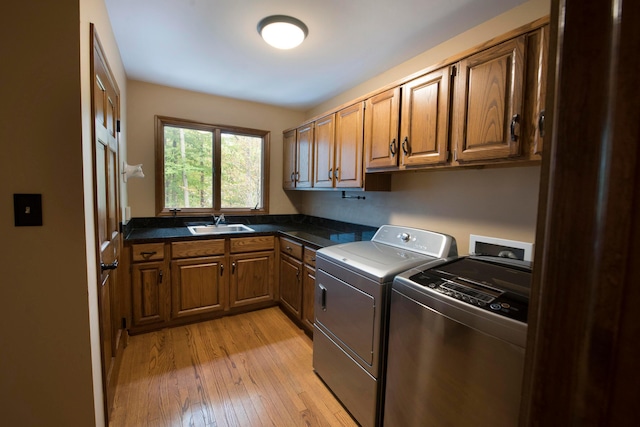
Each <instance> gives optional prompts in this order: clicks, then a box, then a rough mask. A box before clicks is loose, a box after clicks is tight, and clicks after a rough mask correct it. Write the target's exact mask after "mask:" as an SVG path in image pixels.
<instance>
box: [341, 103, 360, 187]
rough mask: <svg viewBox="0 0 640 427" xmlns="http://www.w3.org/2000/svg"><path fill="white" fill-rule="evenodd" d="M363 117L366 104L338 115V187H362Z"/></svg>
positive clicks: (358, 105)
mask: <svg viewBox="0 0 640 427" xmlns="http://www.w3.org/2000/svg"><path fill="white" fill-rule="evenodd" d="M363 116H364V102H359V103H357V104H355V105H352V106H351V107H347V108H344V109H342V110H340V111H338V112H337V113H336V160H335V170H334V176H335V186H336V187H349V188H354V187H355V188H361V187H362V163H363V162H362V149H363V145H364V129H363V126H364V123H363Z"/></svg>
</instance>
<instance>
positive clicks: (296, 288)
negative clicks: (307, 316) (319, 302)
mask: <svg viewBox="0 0 640 427" xmlns="http://www.w3.org/2000/svg"><path fill="white" fill-rule="evenodd" d="M280 301H281V302H282V306H283V308H285V309H286V310H288V311H289V312H290V313H291V314H293V315H294V316H295V317H297V318H298V319H300V318H301V314H302V262H301V261H299V260H297V259H294V258H291V257H290V256H287V255H280Z"/></svg>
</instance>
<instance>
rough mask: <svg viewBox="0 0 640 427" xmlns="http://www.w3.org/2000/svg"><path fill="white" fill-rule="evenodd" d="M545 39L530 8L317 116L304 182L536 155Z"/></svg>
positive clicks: (380, 186)
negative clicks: (493, 33)
mask: <svg viewBox="0 0 640 427" xmlns="http://www.w3.org/2000/svg"><path fill="white" fill-rule="evenodd" d="M548 39H549V25H548V18H546V17H545V18H540V19H538V20H536V21H534V22H531V23H529V24H527V25H524V26H522V27H520V28H518V29H515V30H513V31H511V32H509V33H506V34H503V35H501V36H498V37H496V38H494V39H492V40H489V41H487V42H485V43H483V44H481V45H479V46H478V47H476V48H473V49H470V50H468V51H465V52H461V53H459V54H457V55H454V56H452V57H450V58H449V59H447V60H445V61H443V62H441V63H439V64H436V65H434V66H432V67H430V68H427V69H425V70H423V71H422V72H421V73H416V74H414V75H412V76H408V77H406V78H405V79H402V80H400V81H398V82H397V83H395V84H392V85H390V86H388V87H386V88H383V89H381V90H379V91H376V92H372V93H371V94H369V95H365V96H364V97H362V98H360V99H357V100H354V101H352V102H350V103H349V104H345V105H350V106H348V107H339V108H338V109H336V111H333V112H329V113H328V114H324V115H322V116H319V117H320V118H318V119H316V120H315V122H314V123H315V126H316V127H315V131H316V135H315V139H314V153H315V171H314V180H313V188H319V189H322V188H334V189H336V188H341V187H352V188H362V189H365V190H378V191H384V190H389V189H390V182H389V181H388V180H386V181H382V180H381V182H380V183H377V182H376V181H375V180H376V179H381V178H389V176H390V174H382V173H374V172H396V171H401V170H415V169H427V168H442V167H457V166H467V165H474V166H475V165H492V164H498V163H500V164H505V163H511V164H515V162H528V161H532V160H540V158H541V153H542V149H543V139H544V108H545V91H546V69H547V45H548ZM362 100H364V101H362ZM363 105H364V107H365V108H363ZM361 123H362V125H361ZM299 131H300V129H298V132H299ZM360 141H362V145H360ZM359 150H363V151H364V152H362V151H359ZM332 153H334V154H333V155H332ZM452 154H453V155H452ZM286 158H287V154H286V153H285V159H286ZM362 168H364V171H363V169H362ZM364 172H366V173H364ZM285 187H286V183H285ZM298 187H299V186H298ZM376 187H377V188H376Z"/></svg>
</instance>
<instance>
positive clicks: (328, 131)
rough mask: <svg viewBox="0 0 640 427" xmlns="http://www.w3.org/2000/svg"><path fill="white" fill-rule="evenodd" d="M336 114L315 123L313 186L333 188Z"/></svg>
mask: <svg viewBox="0 0 640 427" xmlns="http://www.w3.org/2000/svg"><path fill="white" fill-rule="evenodd" d="M335 117H336V115H335V113H334V114H329V115H328V116H325V117H322V118H321V119H318V120H316V122H315V135H314V143H313V149H314V165H313V186H314V187H316V188H322V187H333V180H334V160H335V136H336V126H335Z"/></svg>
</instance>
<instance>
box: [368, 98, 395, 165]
mask: <svg viewBox="0 0 640 427" xmlns="http://www.w3.org/2000/svg"><path fill="white" fill-rule="evenodd" d="M399 118H400V88H399V87H396V88H393V89H389V90H387V91H385V92H382V93H380V94H378V95H376V96H373V97H371V98H369V99H367V102H366V108H365V115H364V147H365V168H366V170H367V171H369V170H374V169H381V168H394V167H396V166H398V158H399V157H400V156H399V155H398V148H399V145H400V144H399V142H398V131H399V128H398V124H399V122H400V120H399Z"/></svg>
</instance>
